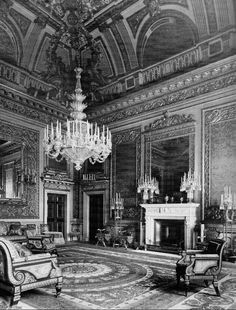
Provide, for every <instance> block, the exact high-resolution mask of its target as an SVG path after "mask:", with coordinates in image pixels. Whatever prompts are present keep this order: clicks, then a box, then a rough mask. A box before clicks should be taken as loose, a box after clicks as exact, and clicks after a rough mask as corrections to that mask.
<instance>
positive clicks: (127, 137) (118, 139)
mask: <svg viewBox="0 0 236 310" xmlns="http://www.w3.org/2000/svg"><path fill="white" fill-rule="evenodd" d="M140 134H141V129H140V128H132V129H130V130H125V131H121V132H119V133H114V134H113V135H112V144H113V145H114V144H115V145H117V144H121V143H128V142H134V141H135V140H136V139H137V138H138V137H140Z"/></svg>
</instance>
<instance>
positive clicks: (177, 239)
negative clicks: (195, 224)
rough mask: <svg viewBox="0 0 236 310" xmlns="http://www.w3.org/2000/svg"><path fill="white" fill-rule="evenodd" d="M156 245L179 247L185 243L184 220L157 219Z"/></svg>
mask: <svg viewBox="0 0 236 310" xmlns="http://www.w3.org/2000/svg"><path fill="white" fill-rule="evenodd" d="M155 226H156V228H157V227H158V228H159V229H156V245H159V246H160V247H162V248H165V247H167V248H169V247H171V248H176V249H179V248H181V247H183V245H184V220H169V219H163V220H155Z"/></svg>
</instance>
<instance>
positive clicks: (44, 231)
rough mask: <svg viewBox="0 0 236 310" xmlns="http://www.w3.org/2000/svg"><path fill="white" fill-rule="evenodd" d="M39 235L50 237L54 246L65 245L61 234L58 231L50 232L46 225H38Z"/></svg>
mask: <svg viewBox="0 0 236 310" xmlns="http://www.w3.org/2000/svg"><path fill="white" fill-rule="evenodd" d="M40 233H41V234H42V235H43V234H46V235H51V237H52V240H53V242H54V243H55V244H65V239H64V236H63V233H62V232H60V231H50V230H49V226H48V224H40Z"/></svg>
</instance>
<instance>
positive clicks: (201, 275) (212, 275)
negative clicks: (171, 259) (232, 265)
mask: <svg viewBox="0 0 236 310" xmlns="http://www.w3.org/2000/svg"><path fill="white" fill-rule="evenodd" d="M225 245H226V241H225V240H222V239H212V240H210V241H209V243H208V246H207V248H206V250H186V251H183V252H182V257H181V258H180V259H179V260H178V261H177V263H176V278H177V285H179V283H180V278H183V279H184V283H185V296H187V294H188V288H189V284H190V282H191V281H192V280H195V279H200V280H203V281H204V282H205V284H206V286H208V281H212V284H213V286H214V289H215V292H216V294H217V296H220V291H219V288H218V276H219V274H220V272H221V268H222V256H223V250H224V247H225Z"/></svg>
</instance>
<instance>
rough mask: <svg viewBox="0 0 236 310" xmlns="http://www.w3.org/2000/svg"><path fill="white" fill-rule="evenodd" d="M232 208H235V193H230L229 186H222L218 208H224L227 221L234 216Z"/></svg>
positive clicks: (231, 219) (230, 220)
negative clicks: (222, 191)
mask: <svg viewBox="0 0 236 310" xmlns="http://www.w3.org/2000/svg"><path fill="white" fill-rule="evenodd" d="M234 209H236V193H232V191H231V186H228V185H226V186H224V193H223V194H221V199H220V210H225V217H226V221H227V222H232V221H233V218H234Z"/></svg>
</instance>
